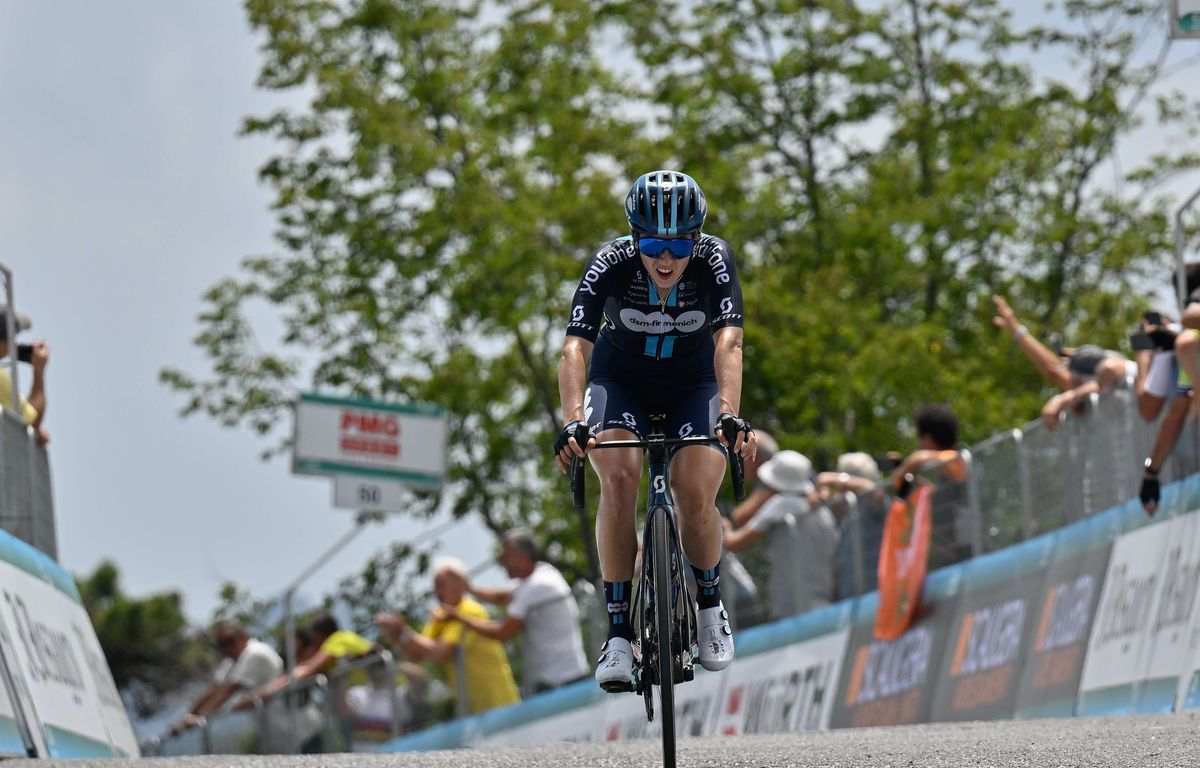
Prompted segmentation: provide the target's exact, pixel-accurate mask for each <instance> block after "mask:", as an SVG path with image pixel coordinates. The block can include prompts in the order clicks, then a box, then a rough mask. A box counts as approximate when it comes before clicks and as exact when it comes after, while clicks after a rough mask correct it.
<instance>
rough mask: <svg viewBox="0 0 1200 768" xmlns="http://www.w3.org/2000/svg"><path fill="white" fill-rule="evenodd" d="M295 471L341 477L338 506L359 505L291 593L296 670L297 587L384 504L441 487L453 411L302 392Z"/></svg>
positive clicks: (290, 635)
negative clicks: (349, 522)
mask: <svg viewBox="0 0 1200 768" xmlns="http://www.w3.org/2000/svg"><path fill="white" fill-rule="evenodd" d="M295 414H296V419H295V425H294V432H293V434H292V471H293V472H295V473H297V474H305V475H331V476H332V477H333V478H334V499H333V503H334V506H337V507H349V508H351V509H356V510H358V514H357V516H356V517H355V521H354V528H352V529H351V530H350V531H349V532H348V533H346V534H345V535H344V536H343V537H342V538H341V539H339V540H338V541H337V542H335V543H334V545H333V546H332V547H330V548H329V550H328V551H326V552H325V553H324V554H322V555H321V556H320V557H319V558H317V561H316V562H315V563H313V564H312V565H310V566H309V567H308V568H306V569H305V570H304V571H303V572H302V573H301V574H300V575H299V576H298V577H297V578H296V579H295V580H294V581H293V582H292V583H291V584H289V585H288V587H287V590H286V591H285V593H284V614H285V616H284V624H285V626H286V630H285V631H286V632H287V636H286V637H285V638H284V645H285V647H286V649H287V651H286V653H287V662H288V670H289V674H291V671H292V670H294V669H295V666H296V645H295V638H294V630H295V616H294V615H293V611H292V601H293V598H294V597H295V594H296V590H298V589H299V588H300V585H301V584H302V583H303V582H304V581H305V580H306V579H307V578H308V577H309V576H311V575H312V574H313V573H315V572H316V570H317V569H318V568H320V567H321V566H322V565H324V564H325V563H326V561H328V560H329V558H331V557H333V556H334V555H335V554H337V552H339V551H340V550H341V549H342V548H343V547H345V546H346V545H347V544H349V543H350V541H351V540H353V539H354V537H355V536H357V535H358V534H359V532H360V531H362V530H363V528H364V527H365V525H366V523H368V522H371V521H377V520H381V519H382V513H384V512H400V511H402V510H403V509H404V501H405V497H406V494H407V492H408V490H409V489H413V488H415V489H418V490H437V489H438V488H440V487H441V485H442V477H443V476H444V475H445V472H446V412H445V411H444V410H443V409H441V408H439V407H437V406H433V405H423V404H409V403H382V402H375V401H372V400H358V399H348V398H338V397H329V396H326V395H317V394H302V395H300V398H299V399H298V400H297V401H296V404H295Z"/></svg>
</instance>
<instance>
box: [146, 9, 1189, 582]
mask: <svg viewBox="0 0 1200 768" xmlns="http://www.w3.org/2000/svg"><path fill="white" fill-rule="evenodd" d="M246 8H247V11H248V14H249V18H250V22H251V24H252V25H253V27H254V29H255V30H256V31H257V32H258V33H259V34H260V35H262V38H263V41H264V43H263V49H262V50H263V68H262V72H261V75H260V79H259V83H260V85H261V86H262V87H264V88H268V89H272V90H277V91H290V92H295V93H300V94H304V95H305V97H306V98H307V104H306V106H305V107H304V108H303V109H298V110H287V109H285V110H280V111H277V112H275V113H272V114H270V115H266V116H260V117H253V118H250V119H248V120H247V121H246V123H245V126H244V129H245V131H246V133H248V134H251V135H260V136H266V137H270V138H272V139H274V140H275V141H276V143H277V146H278V147H279V151H278V152H277V154H276V156H275V157H273V158H272V159H271V160H270V161H268V162H267V163H266V165H265V166H264V167H263V168H262V171H261V176H262V178H263V180H264V181H266V182H267V183H268V184H269V185H271V187H272V188H273V189H274V191H275V211H276V216H277V220H278V225H279V226H278V241H279V243H280V246H281V252H280V253H278V254H274V255H270V256H261V257H255V258H250V259H247V260H246V261H245V263H244V268H243V270H242V271H241V272H240V273H239V274H238V275H236V276H231V277H229V278H227V279H225V280H223V281H222V282H220V283H218V284H217V285H216V286H214V287H213V288H212V289H211V290H210V291H209V293H208V294H207V296H206V298H205V309H204V312H203V314H202V315H201V318H200V323H201V332H200V334H199V336H198V337H197V339H196V343H197V345H198V346H199V347H200V349H201V350H202V351H203V352H204V353H205V354H206V355H207V356H208V358H209V360H210V362H211V370H210V371H208V372H207V373H205V374H204V375H202V376H199V377H197V376H194V375H191V374H188V373H185V372H183V371H179V370H174V369H168V370H165V371H164V372H163V379H164V381H165V382H166V383H167V384H168V385H169V386H171V387H173V388H174V389H176V390H177V391H179V392H180V393H181V394H183V395H184V396H186V397H187V403H186V405H185V407H184V413H185V414H191V413H206V414H208V415H209V416H211V417H213V418H215V419H218V420H219V421H221V423H223V424H226V425H229V426H245V427H249V428H252V429H254V430H257V431H258V432H259V433H262V434H263V435H266V436H268V437H269V438H270V439H271V440H272V441H273V442H272V443H271V445H272V446H273V447H275V448H278V447H282V446H283V443H282V440H281V439H282V437H283V435H282V434H281V432H282V429H283V425H286V424H287V423H288V421H289V420H288V418H287V405H288V403H289V402H290V400H291V399H292V398H293V396H294V393H295V391H296V389H298V388H303V389H313V390H319V391H326V392H338V393H343V394H348V395H358V396H366V397H371V398H380V399H409V400H424V401H432V402H436V403H440V404H441V405H444V406H445V407H447V408H448V409H449V410H450V412H451V413H452V424H451V444H452V449H451V456H450V463H451V469H450V474H449V478H448V485H447V489H446V491H445V496H446V498H447V499H448V501H449V503H450V504H451V505H452V507H453V509H454V512H455V514H457V515H465V514H476V515H479V516H480V517H481V518H482V519H483V521H484V522H485V523H486V524H487V525H488V526H489V527H491V528H492V529H494V530H502V529H504V528H506V527H508V526H509V525H511V524H513V523H515V522H518V521H520V522H523V523H532V524H533V525H535V526H536V527H537V529H538V532H539V533H540V534H541V535H542V536H543V537H544V538H545V540H546V541H547V542H549V549H550V552H551V555H552V557H553V558H554V559H555V560H556V561H557V562H558V563H559V565H561V566H562V567H564V569H565V570H567V572H568V574H571V575H575V574H583V573H587V572H589V571H591V570H592V568H591V567H590V566H589V560H588V555H587V553H588V550H589V547H588V546H587V541H588V536H589V534H588V533H587V528H588V527H589V525H590V523H588V522H586V521H581V520H579V519H577V518H576V517H575V516H574V513H573V512H571V511H570V510H569V505H568V503H567V499H566V494H565V490H564V489H563V487H562V484H561V481H560V480H559V478H558V477H557V475H556V473H555V472H554V470H553V467H552V464H551V462H550V461H549V450H548V445H549V444H550V439H551V435H552V434H553V432H554V431H555V430H556V429H557V427H558V425H559V422H558V405H557V390H556V385H555V369H556V357H557V350H558V347H559V345H560V344H561V338H562V333H563V327H564V324H565V314H566V309H567V307H566V304H567V300H568V297H569V295H570V293H571V291H572V289H573V287H574V285H575V283H576V282H577V280H578V278H579V274H580V271H581V268H582V264H583V260H584V259H585V257H586V256H587V255H588V254H589V253H590V252H591V251H592V250H593V249H594V248H595V247H596V246H597V245H599V244H600V243H601V242H603V241H604V240H606V239H608V238H611V237H613V236H616V235H619V234H621V233H622V232H623V229H624V221H623V218H622V215H621V208H620V198H621V194H622V193H623V192H624V190H625V189H626V188H627V186H628V184H629V183H630V181H631V180H632V179H633V178H634V177H635V176H636V175H637V174H638V173H641V172H643V171H645V170H648V169H651V168H655V167H663V166H673V167H682V168H683V169H685V170H687V171H688V172H690V173H692V174H693V175H694V176H695V177H696V178H698V179H699V180H700V182H701V184H702V185H703V186H704V188H705V190H706V192H707V193H708V197H709V201H710V209H711V215H710V223H709V226H708V229H709V230H710V231H712V232H716V233H719V234H721V235H722V236H724V237H726V238H727V239H728V240H730V241H731V242H732V243H733V244H734V246H735V248H736V249H737V251H738V258H739V268H740V270H741V272H742V281H743V286H744V290H745V293H746V304H747V308H748V309H747V317H748V326H747V350H746V361H747V363H746V377H745V396H744V402H743V412H744V413H746V414H747V415H748V416H750V417H751V418H752V419H754V420H755V422H756V423H758V424H760V425H763V426H766V427H769V428H771V429H773V430H774V431H775V432H777V433H778V434H779V435H780V436H781V437H782V439H783V441H784V443H785V444H787V445H790V446H794V447H798V448H801V449H803V450H805V451H806V452H808V453H810V455H813V456H814V457H815V458H816V459H817V461H818V464H828V463H829V462H830V461H831V460H832V458H833V457H834V456H835V455H836V453H838V452H841V451H843V450H847V449H860V450H868V451H873V452H883V451H885V450H888V449H893V448H897V449H904V448H906V447H908V445H909V444H910V441H911V437H912V436H911V428H910V422H909V417H910V414H911V413H912V412H913V411H914V410H915V408H916V407H918V406H919V405H920V404H922V403H925V402H928V401H930V400H943V401H947V402H949V403H951V404H952V405H954V406H955V407H956V408H957V409H958V411H959V413H960V417H961V419H962V421H963V424H964V437H965V438H966V439H968V440H973V439H978V438H980V437H983V436H985V435H987V434H989V433H991V432H993V431H995V430H997V429H1001V428H1007V427H1011V426H1013V425H1015V424H1018V423H1020V422H1022V421H1024V420H1026V419H1028V418H1031V417H1032V416H1034V415H1035V414H1036V413H1037V403H1038V400H1039V397H1040V396H1041V394H1042V393H1041V391H1040V390H1041V387H1042V385H1041V383H1040V381H1039V380H1038V378H1037V375H1036V373H1034V372H1033V370H1032V369H1031V368H1030V366H1029V365H1028V364H1027V362H1026V361H1025V360H1024V359H1023V358H1022V357H1021V356H1020V355H1019V354H1018V353H1017V352H1016V351H1015V350H1014V349H1013V348H1012V346H1011V343H1010V342H1009V340H1008V339H1006V338H1001V337H999V336H998V335H997V334H996V333H995V331H994V329H993V328H992V327H991V325H990V323H989V317H990V304H989V302H988V297H989V296H990V295H991V294H992V293H993V292H1002V293H1005V294H1007V295H1008V296H1009V297H1010V299H1011V300H1012V302H1013V304H1014V306H1015V307H1016V308H1017V310H1018V312H1019V313H1020V314H1021V315H1022V316H1023V317H1025V318H1027V319H1028V322H1029V323H1030V325H1031V328H1032V330H1034V332H1035V333H1037V334H1039V335H1042V336H1044V335H1045V334H1047V333H1049V332H1050V331H1060V332H1062V333H1063V334H1064V335H1065V336H1066V338H1067V339H1068V341H1091V342H1095V343H1100V344H1105V345H1109V346H1116V345H1118V344H1119V343H1120V340H1121V338H1122V337H1123V336H1124V333H1125V331H1126V329H1127V326H1128V325H1129V324H1130V323H1131V321H1132V319H1133V318H1134V317H1135V316H1136V313H1137V312H1138V311H1139V310H1140V309H1142V308H1143V307H1144V305H1145V302H1146V301H1147V290H1148V287H1149V286H1150V285H1151V283H1150V282H1148V281H1149V280H1153V281H1154V282H1155V283H1157V282H1158V281H1159V280H1161V274H1162V273H1165V271H1166V269H1167V267H1168V266H1169V263H1170V261H1169V246H1170V243H1169V229H1168V223H1167V215H1168V212H1169V202H1168V201H1166V200H1165V199H1163V198H1162V197H1161V190H1162V185H1163V183H1164V182H1165V181H1167V180H1169V179H1170V178H1171V177H1172V176H1173V175H1174V174H1176V173H1178V172H1179V171H1181V170H1187V169H1193V168H1195V167H1196V165H1197V158H1196V156H1195V155H1194V154H1187V153H1179V154H1174V155H1170V156H1168V155H1166V154H1165V153H1164V154H1163V155H1162V156H1155V157H1152V158H1151V159H1150V160H1149V161H1148V162H1147V163H1146V164H1145V165H1144V166H1142V167H1133V168H1129V169H1126V170H1125V171H1124V172H1122V173H1121V174H1120V183H1119V184H1118V185H1116V186H1115V188H1114V186H1113V185H1112V184H1111V182H1110V179H1111V173H1110V172H1111V169H1112V167H1113V165H1114V161H1115V157H1114V153H1115V147H1116V145H1117V144H1116V143H1117V140H1118V139H1119V138H1120V137H1122V136H1125V135H1128V133H1129V131H1131V130H1132V129H1134V128H1135V127H1136V126H1137V125H1138V122H1139V120H1143V119H1154V120H1158V121H1161V122H1162V123H1163V124H1164V125H1167V126H1169V127H1170V128H1171V129H1172V130H1174V131H1176V132H1178V133H1180V134H1182V135H1185V136H1190V137H1193V138H1194V136H1195V134H1196V128H1197V125H1198V122H1197V113H1198V110H1197V105H1196V102H1195V100H1194V99H1193V100H1189V99H1188V98H1185V97H1182V96H1180V97H1178V98H1165V99H1162V100H1161V101H1160V103H1159V104H1158V105H1157V106H1158V110H1157V112H1156V113H1153V114H1152V112H1153V110H1151V109H1150V107H1151V106H1153V105H1152V104H1150V102H1149V101H1148V100H1147V99H1146V97H1147V95H1148V94H1150V93H1151V88H1152V87H1153V84H1154V83H1155V82H1156V79H1157V78H1159V77H1160V76H1161V74H1162V71H1163V69H1162V68H1163V62H1164V61H1165V58H1164V57H1163V56H1161V55H1156V54H1155V52H1154V51H1149V52H1148V51H1147V50H1144V49H1145V48H1146V44H1147V41H1152V42H1153V41H1155V40H1157V39H1159V38H1160V37H1161V32H1162V20H1161V18H1160V16H1161V10H1160V8H1159V3H1157V2H1151V1H1150V0H1071V1H1070V2H1065V3H1059V4H1054V13H1052V14H1050V15H1048V16H1047V17H1046V18H1048V19H1051V20H1052V21H1053V23H1049V22H1048V23H1047V24H1046V25H1044V26H1042V27H1036V28H1025V29H1021V28H1018V26H1017V24H1016V23H1015V22H1014V20H1013V19H1012V17H1011V14H1010V13H1009V12H1008V10H1007V7H1006V6H1005V4H1002V3H1000V2H998V1H997V0H970V1H969V2H968V1H962V2H959V1H956V0H936V1H935V0H884V1H883V2H872V3H854V2H846V1H845V0H713V1H712V2H707V3H694V2H691V0H664V1H663V2H659V3H655V4H654V5H653V7H651V6H648V5H646V4H645V3H635V2H600V1H599V0H594V1H591V2H589V1H588V0H522V1H516V0H513V1H510V2H504V3H496V4H480V3H478V2H466V1H465V0H457V1H456V2H446V1H443V2H437V3H433V2H419V1H416V0H408V1H404V0H349V1H348V2H345V3H329V2H323V1H320V0H247V3H246ZM1155 35H1158V36H1159V38H1156V37H1155ZM1154 44H1157V43H1154ZM1040 61H1054V62H1057V65H1056V67H1055V69H1054V73H1055V74H1053V75H1047V74H1044V73H1042V72H1040V71H1039V69H1038V67H1037V66H1036V65H1035V62H1040ZM1102 171H1103V174H1102V173H1101V172H1102ZM261 307H266V308H267V309H269V310H272V311H274V312H276V313H277V314H278V316H279V317H280V319H281V321H282V324H283V329H284V332H283V337H282V338H281V339H280V340H278V343H275V342H272V343H269V344H266V345H260V344H259V343H258V342H257V341H256V338H257V335H260V334H261V330H262V329H261V328H256V327H255V326H254V325H253V324H252V323H251V322H250V320H249V319H248V318H249V317H250V316H251V314H252V312H253V311H254V310H256V309H258V308H261ZM437 503H438V499H435V498H424V499H422V501H421V504H420V505H418V507H417V508H416V509H415V513H416V514H428V513H430V512H431V511H432V510H433V509H434V507H435V505H436V504H437ZM411 555H413V553H412V552H411V551H407V550H404V548H399V549H397V550H396V551H392V552H386V553H381V555H380V557H379V558H378V559H377V560H376V561H374V562H373V563H372V564H370V565H369V566H368V567H367V569H366V570H365V571H364V574H363V577H362V579H360V580H359V581H358V584H359V586H362V584H364V583H369V584H368V586H369V589H370V590H371V591H372V594H376V595H379V594H382V593H385V592H387V591H389V590H393V589H395V588H396V583H395V576H394V573H395V571H394V569H396V568H398V567H400V566H401V564H403V563H405V562H407V561H408V559H409V558H410V556H411ZM351 591H353V590H351ZM359 596H360V597H361V596H362V592H361V591H360V593H359Z"/></svg>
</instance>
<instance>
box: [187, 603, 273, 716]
mask: <svg viewBox="0 0 1200 768" xmlns="http://www.w3.org/2000/svg"><path fill="white" fill-rule="evenodd" d="M213 643H214V644H215V645H216V647H217V650H218V651H219V652H220V654H221V655H222V656H223V657H224V658H223V659H222V660H221V663H220V664H219V665H218V666H217V669H216V671H215V672H213V680H212V684H211V685H209V686H208V689H207V690H205V691H204V693H203V694H202V695H201V696H200V698H199V699H197V700H196V703H195V704H194V705H192V708H191V710H190V711H189V712H188V713H187V714H186V715H184V716H183V717H181V718H180V719H179V720H178V721H176V722H175V723H174V724H173V725H172V726H171V727H170V729H169V732H170V734H171V735H172V736H175V735H178V734H179V733H182V732H183V731H185V730H187V729H188V728H193V727H195V726H196V725H198V724H199V723H200V718H202V717H207V716H208V715H211V714H212V713H213V712H216V711H217V710H219V709H221V707H223V706H224V705H225V702H227V701H229V700H230V699H232V698H233V696H234V694H236V693H238V692H239V691H252V690H254V689H255V688H258V687H259V686H261V685H264V684H265V683H267V682H269V681H271V680H273V679H274V678H275V677H276V676H277V675H279V674H280V673H281V672H283V661H282V660H281V659H280V658H279V654H278V653H276V652H275V649H274V648H272V647H271V646H269V645H267V644H266V643H264V642H262V641H261V640H256V639H254V638H252V637H250V636H249V635H247V634H246V631H245V630H244V629H243V628H242V627H241V625H239V624H237V623H236V622H233V621H224V622H221V623H220V624H218V625H217V626H216V627H215V628H214V630H213Z"/></svg>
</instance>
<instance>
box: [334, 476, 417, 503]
mask: <svg viewBox="0 0 1200 768" xmlns="http://www.w3.org/2000/svg"><path fill="white" fill-rule="evenodd" d="M407 490H408V489H407V486H405V484H404V483H402V482H400V481H398V480H389V479H387V478H384V477H361V476H358V475H337V476H335V477H334V478H333V506H335V507H340V508H341V509H357V510H361V511H365V512H403V511H404V508H405V506H406V504H405V502H406V500H407V495H408V493H407Z"/></svg>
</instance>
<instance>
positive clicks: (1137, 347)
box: [1129, 331, 1154, 352]
mask: <svg viewBox="0 0 1200 768" xmlns="http://www.w3.org/2000/svg"><path fill="white" fill-rule="evenodd" d="M1129 345H1130V346H1131V347H1133V351H1134V352H1140V351H1141V350H1143V349H1154V339H1152V338H1150V334H1148V333H1143V332H1141V331H1138V332H1137V333H1135V334H1133V335H1131V336H1130V337H1129Z"/></svg>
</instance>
